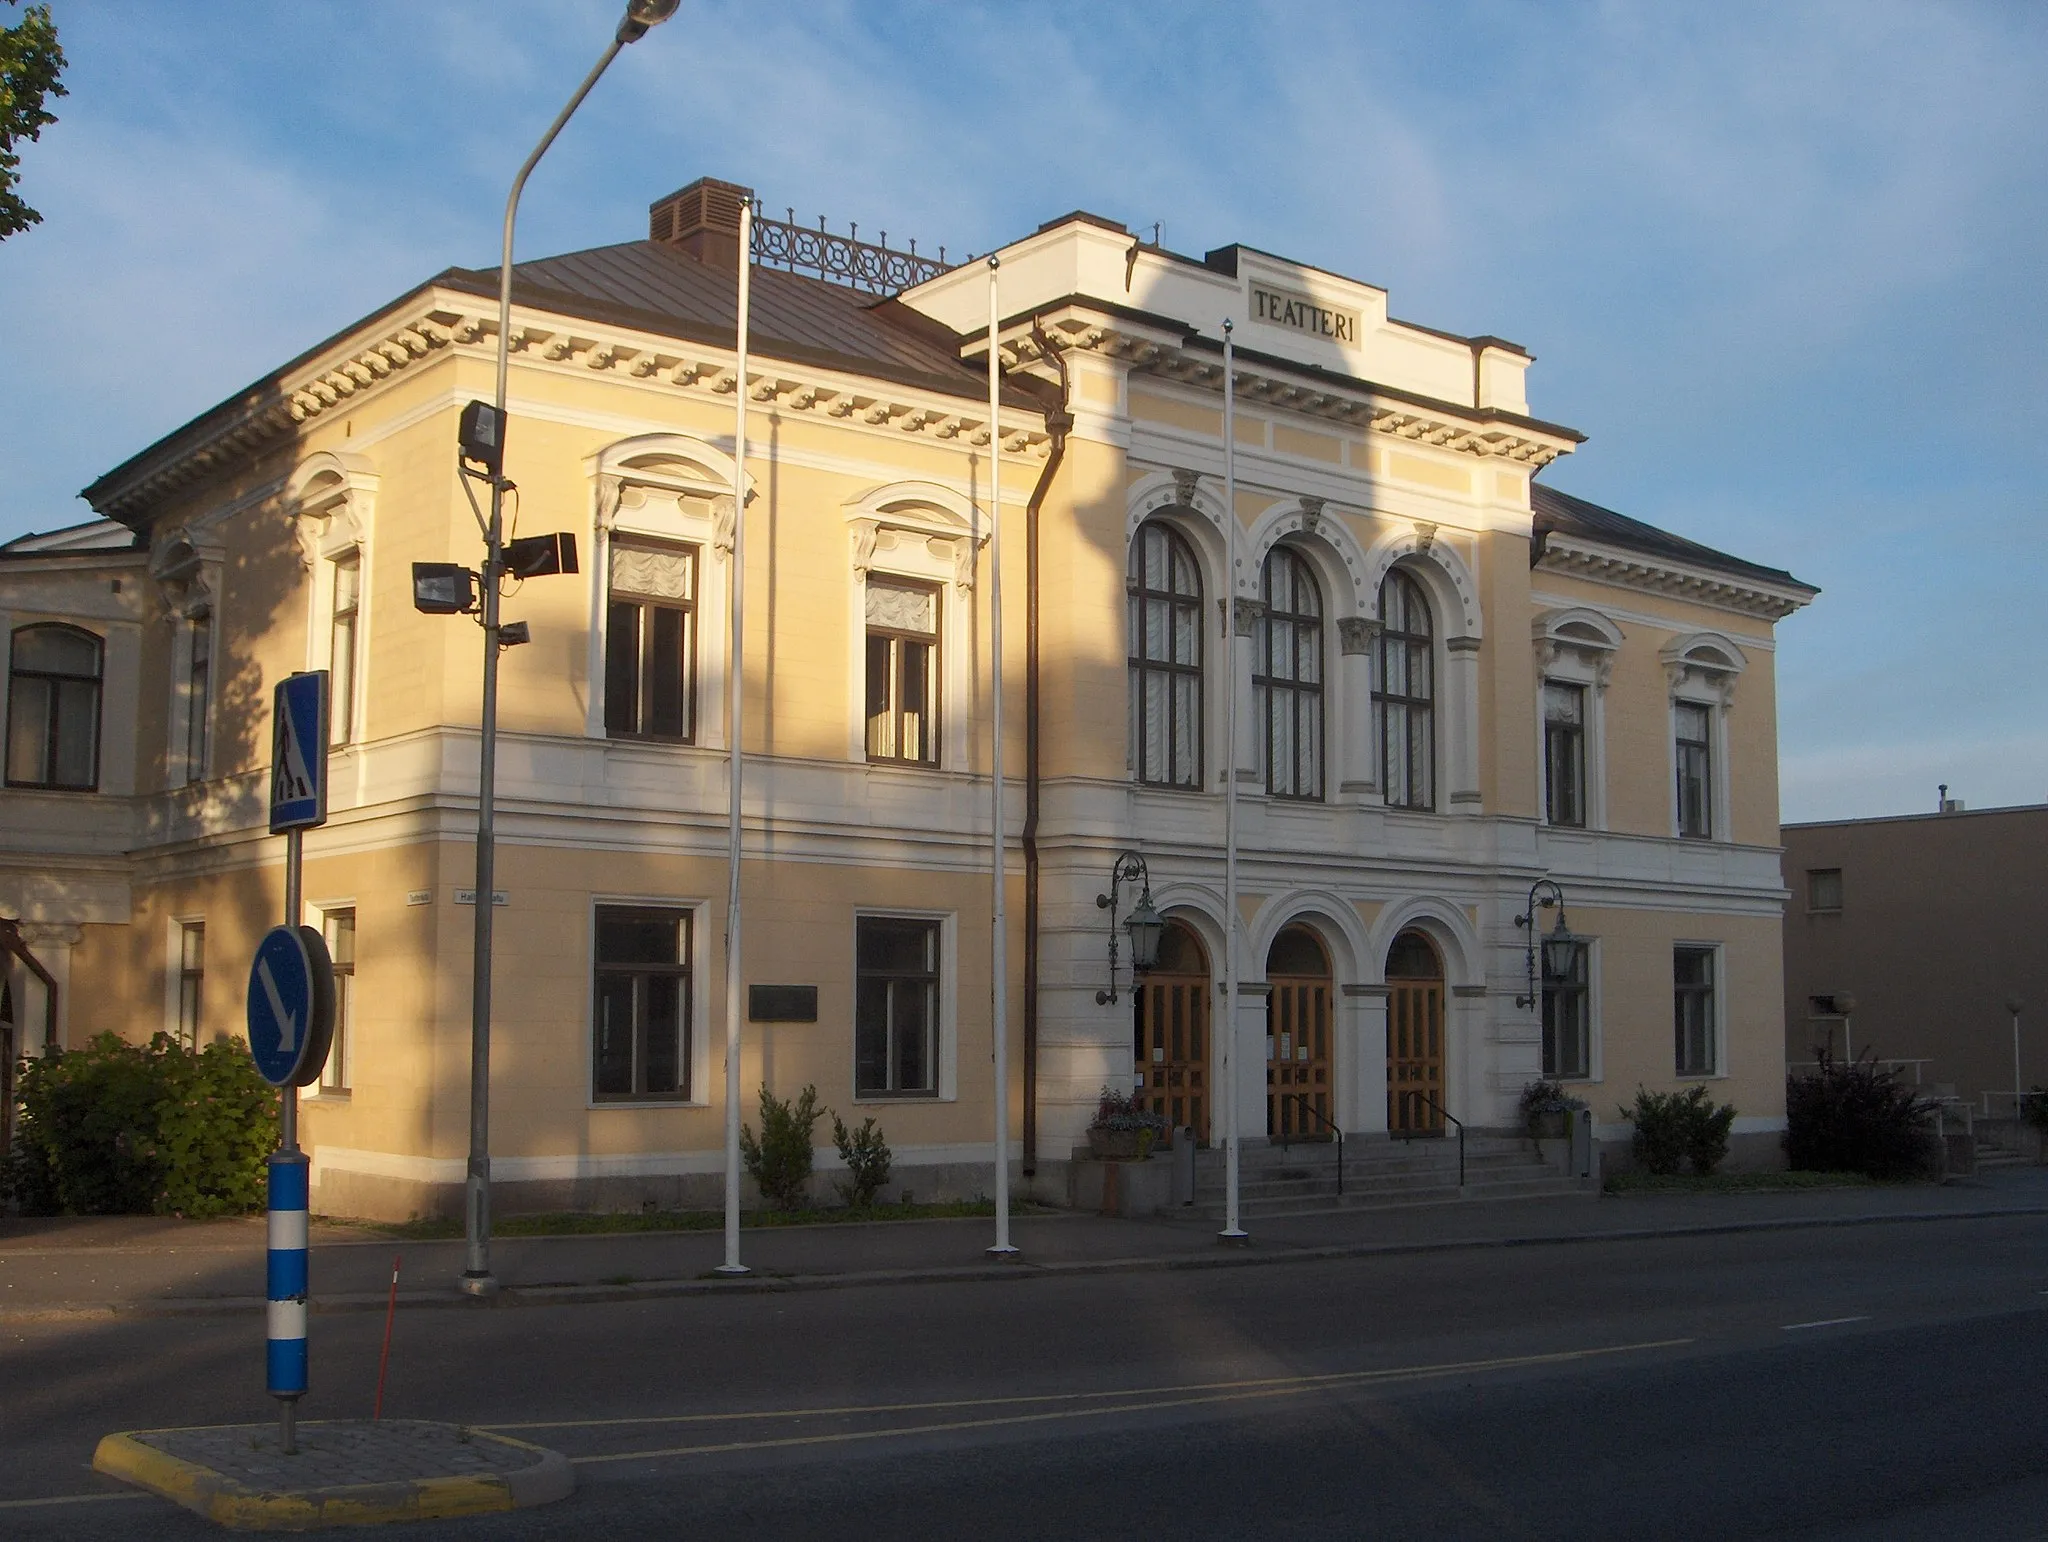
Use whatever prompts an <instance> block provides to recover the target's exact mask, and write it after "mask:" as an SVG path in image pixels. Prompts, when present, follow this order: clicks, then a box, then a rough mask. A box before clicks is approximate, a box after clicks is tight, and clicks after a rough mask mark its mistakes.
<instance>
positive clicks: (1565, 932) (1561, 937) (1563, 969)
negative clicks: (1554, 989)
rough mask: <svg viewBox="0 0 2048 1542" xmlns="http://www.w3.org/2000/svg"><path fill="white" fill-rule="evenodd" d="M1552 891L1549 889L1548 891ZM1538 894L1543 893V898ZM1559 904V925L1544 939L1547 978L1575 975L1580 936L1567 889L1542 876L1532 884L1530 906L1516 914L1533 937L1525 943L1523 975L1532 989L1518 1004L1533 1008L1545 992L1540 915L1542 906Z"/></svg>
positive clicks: (1523, 995) (1518, 921) (1520, 997)
mask: <svg viewBox="0 0 2048 1542" xmlns="http://www.w3.org/2000/svg"><path fill="white" fill-rule="evenodd" d="M1545 891H1548V892H1545ZM1538 896H1541V898H1540V899H1539V898H1538ZM1552 905H1555V906H1556V907H1557V925H1556V926H1554V927H1552V928H1551V929H1550V935H1549V936H1547V937H1545V938H1544V939H1543V977H1544V978H1545V979H1546V980H1562V979H1568V978H1570V976H1571V972H1572V964H1573V961H1574V960H1575V958H1576V956H1577V954H1578V950H1579V943H1580V939H1579V938H1578V937H1576V936H1575V935H1573V933H1572V929H1571V926H1570V925H1569V924H1568V923H1567V922H1566V920H1565V915H1564V890H1562V889H1560V888H1559V887H1558V886H1557V885H1556V884H1555V883H1553V882H1552V881H1551V880H1550V879H1548V878H1539V879H1537V880H1536V881H1535V882H1534V883H1532V884H1531V885H1529V908H1528V909H1527V910H1525V911H1524V912H1523V913H1522V914H1521V915H1518V916H1516V917H1515V925H1517V926H1520V927H1526V928H1527V929H1528V932H1529V940H1528V942H1527V943H1526V944H1524V946H1523V962H1522V968H1523V974H1524V976H1525V978H1526V980H1527V984H1528V988H1527V990H1526V991H1525V992H1524V994H1522V995H1520V996H1517V997H1516V998H1515V1005H1516V1006H1518V1007H1533V1006H1535V1005H1536V1003H1537V1002H1538V1001H1540V1000H1542V993H1541V992H1540V991H1538V990H1537V988H1536V915H1537V910H1538V907H1539V906H1540V907H1541V908H1543V909H1548V908H1549V907H1550V906H1552Z"/></svg>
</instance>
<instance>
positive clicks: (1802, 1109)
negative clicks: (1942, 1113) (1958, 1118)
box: [1785, 1045, 1934, 1178]
mask: <svg viewBox="0 0 2048 1542" xmlns="http://www.w3.org/2000/svg"><path fill="white" fill-rule="evenodd" d="M1933 1144H1934V1105H1933V1104H1932V1103H1929V1102H1926V1101H1925V1100H1923V1099H1922V1098H1920V1097H1919V1096H1918V1094H1916V1093H1915V1092H1914V1091H1913V1089H1912V1088H1911V1087H1909V1086H1907V1085H1906V1083H1905V1082H1904V1081H1902V1080H1901V1079H1900V1077H1899V1073H1898V1072H1897V1071H1895V1070H1893V1069H1892V1068H1891V1067H1889V1066H1880V1065H1878V1064H1877V1063H1876V1062H1875V1061H1874V1060H1851V1061H1847V1062H1844V1061H1841V1060H1837V1059H1836V1058H1835V1057H1834V1056H1832V1055H1830V1054H1829V1053H1828V1051H1827V1047H1826V1046H1825V1045H1823V1046H1821V1048H1820V1063H1819V1064H1818V1065H1817V1066H1816V1067H1815V1068H1814V1070H1813V1071H1812V1072H1810V1073H1807V1074H1802V1075H1799V1076H1790V1077H1787V1078H1786V1080H1785V1157H1786V1160H1787V1162H1788V1163H1789V1164H1790V1165H1791V1166H1792V1167H1794V1168H1796V1169H1800V1170H1803V1171H1808V1172H1848V1173H1867V1174H1869V1175H1870V1176H1871V1177H1873V1178H1910V1177H1912V1176H1914V1175H1915V1174H1916V1173H1919V1172H1922V1171H1924V1170H1926V1169H1927V1168H1928V1167H1929V1166H1930V1164H1931V1161H1932V1155H1931V1148H1932V1147H1933Z"/></svg>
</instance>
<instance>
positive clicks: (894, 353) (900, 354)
mask: <svg viewBox="0 0 2048 1542" xmlns="http://www.w3.org/2000/svg"><path fill="white" fill-rule="evenodd" d="M451 279H454V280H457V281H459V282H460V283H461V286H462V287H464V288H475V287H477V286H484V287H485V288H487V289H488V291H489V292H490V293H493V294H495V293H496V292H497V287H498V278H497V274H496V273H495V272H494V271H491V270H488V269H482V268H453V269H450V270H449V271H448V273H446V274H443V275H442V276H441V280H440V281H442V282H447V281H449V280H451ZM738 289H739V285H738V274H737V272H736V271H735V270H734V269H732V268H726V267H720V266H718V265H716V264H714V263H708V262H703V261H700V260H699V259H698V258H696V257H693V256H691V255H690V254H689V253H687V252H682V251H678V250H676V248H674V247H673V246H669V245H667V244H666V243H663V242H657V241H626V242H622V243H620V244H619V245H617V246H598V247H592V248H591V249H589V250H588V251H581V252H570V253H567V254H566V255H564V256H560V257H543V258H539V259H536V260H535V261H532V262H522V263H516V264H514V265H513V269H512V298H513V301H514V302H515V303H517V304H524V305H528V306H531V307H533V308H535V309H537V310H555V311H560V310H564V309H567V310H569V311H571V312H572V313H576V314H585V315H590V316H591V317H592V319H599V318H600V317H601V318H603V319H616V320H619V321H622V322H628V321H630V322H638V323H639V324H640V325H643V326H646V327H648V329H649V330H659V331H670V332H679V333H680V335H683V336H687V337H690V338H692V339H693V340H695V341H700V342H724V343H725V344H727V345H728V346H730V345H731V343H732V341H733V338H734V334H735V331H736V328H737V326H738V306H739V292H738ZM752 290H753V294H752V304H751V308H750V315H749V326H748V340H749V346H750V347H751V348H752V349H753V350H754V351H755V352H756V353H757V354H758V355H761V356H764V357H767V358H776V357H781V358H786V359H788V360H790V361H791V362H792V363H795V362H815V363H822V364H836V365H839V366H842V367H844V368H846V369H849V370H857V371H859V372H861V373H863V374H872V375H880V376H882V377H883V378H885V379H891V380H895V381H897V382H898V383H900V384H906V385H909V384H915V385H923V386H927V387H931V388H934V389H938V390H942V391H946V392H948V393H950V394H954V395H967V396H973V395H986V393H987V384H986V376H985V374H984V373H983V371H981V370H980V369H977V368H975V367H974V366H971V365H969V364H968V363H966V362H965V361H963V360H962V359H961V357H960V346H961V339H959V338H958V337H956V336H954V334H953V333H952V332H950V331H949V330H947V329H946V328H944V327H942V326H940V325H939V324H938V323H936V322H934V321H932V320H930V319H929V318H928V317H925V316H921V315H919V314H918V313H917V312H915V311H913V310H911V309H910V308H909V307H908V306H906V305H901V304H898V303H897V302H896V301H894V300H888V299H878V298H876V297H875V296H874V295H871V294H865V293H862V292H861V291H859V290H856V289H851V288H849V287H847V286H846V285H844V284H835V283H830V282H828V281H826V280H824V279H821V278H813V277H811V276H810V275H809V274H805V273H791V272H787V271H784V270H781V269H777V268H769V267H763V266H762V265H760V264H759V263H756V264H755V265H754V268H753V283H752ZM565 300H566V301H569V302H571V303H570V304H568V305H566V306H565V305H564V301H565Z"/></svg>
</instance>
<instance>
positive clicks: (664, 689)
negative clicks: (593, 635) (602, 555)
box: [604, 536, 697, 743]
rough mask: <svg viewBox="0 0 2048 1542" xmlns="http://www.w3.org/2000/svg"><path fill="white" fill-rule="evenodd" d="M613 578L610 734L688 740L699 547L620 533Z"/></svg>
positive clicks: (608, 634) (692, 727)
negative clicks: (632, 536) (648, 539)
mask: <svg viewBox="0 0 2048 1542" xmlns="http://www.w3.org/2000/svg"><path fill="white" fill-rule="evenodd" d="M610 578H611V593H610V603H609V606H608V609H607V612H606V625H605V654H604V729H605V732H606V733H607V734H608V735H610V736H611V737H612V738H615V739H674V740H680V741H683V742H685V743H687V742H688V741H689V740H690V739H691V738H692V737H694V735H695V733H696V717H697V692H696V663H697V548H696V547H694V546H671V545H667V544H664V543H661V542H657V541H641V540H630V539H628V538H626V537H624V536H615V537H614V538H613V540H612V543H611V574H610Z"/></svg>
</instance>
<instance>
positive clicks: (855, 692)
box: [843, 482, 988, 914]
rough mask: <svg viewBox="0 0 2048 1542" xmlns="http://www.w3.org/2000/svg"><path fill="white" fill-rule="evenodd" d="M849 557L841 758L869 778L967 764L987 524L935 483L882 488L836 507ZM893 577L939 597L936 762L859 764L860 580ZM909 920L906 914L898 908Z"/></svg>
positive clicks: (863, 675) (863, 740)
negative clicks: (978, 571) (978, 576)
mask: <svg viewBox="0 0 2048 1542" xmlns="http://www.w3.org/2000/svg"><path fill="white" fill-rule="evenodd" d="M843 512H844V514H845V517H846V522H847V539H848V542H849V548H850V553H851V573H852V582H851V583H850V584H849V586H848V589H847V595H848V599H847V606H846V660H847V692H846V700H847V736H846V753H847V758H848V759H849V760H850V761H852V762H853V763H855V764H856V765H863V766H866V767H868V769H869V771H870V772H871V773H874V774H879V775H884V776H889V775H898V776H929V775H930V774H931V773H932V772H933V771H965V770H967V769H969V768H970V766H971V765H972V764H973V761H972V754H973V746H974V740H973V733H974V724H973V722H972V721H971V719H972V717H973V713H972V711H971V710H970V703H972V702H973V701H974V700H975V694H974V690H975V682H974V676H973V672H972V666H973V660H974V658H975V657H976V652H975V646H974V644H975V631H976V628H977V626H978V625H979V621H978V617H977V611H978V610H979V607H978V606H977V604H976V603H975V588H976V585H975V562H976V558H977V556H978V554H979V552H980V550H981V548H982V547H983V546H986V545H987V544H988V536H987V534H986V531H987V528H988V521H987V518H986V517H985V515H984V514H983V513H982V512H981V511H979V510H977V509H976V508H975V507H974V506H973V505H972V504H971V503H970V502H969V501H968V500H967V499H966V498H964V497H962V496H961V495H960V494H958V493H957V492H954V491H953V490H951V489H949V488H945V487H941V486H938V485H937V484H934V483H924V482H900V483H891V484H889V485H887V486H884V487H879V488H876V489H874V490H873V491H871V492H868V493H866V494H864V495H863V496H861V497H860V498H857V499H854V500H852V501H851V502H849V503H848V504H847V505H846V506H845V508H844V510H843ZM870 577H878V578H881V579H884V580H888V579H891V578H895V579H902V580H904V581H905V582H908V583H913V584H920V585H925V586H930V587H936V588H937V590H938V592H939V632H938V637H939V676H938V681H937V686H938V691H939V699H938V703H937V711H938V716H939V763H938V765H936V766H920V765H910V764H906V763H904V762H901V761H893V760H877V761H870V760H869V759H868V705H867V703H868V673H867V656H868V579H869V578H870ZM905 914H909V912H907V911H906V912H905Z"/></svg>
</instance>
